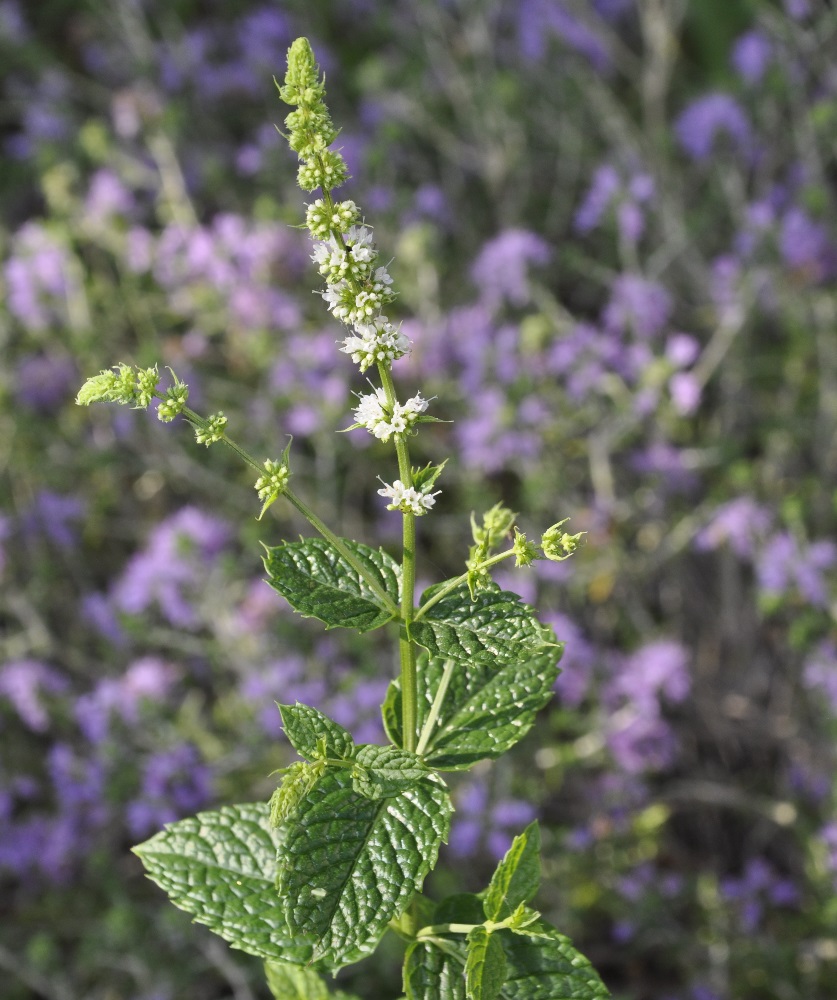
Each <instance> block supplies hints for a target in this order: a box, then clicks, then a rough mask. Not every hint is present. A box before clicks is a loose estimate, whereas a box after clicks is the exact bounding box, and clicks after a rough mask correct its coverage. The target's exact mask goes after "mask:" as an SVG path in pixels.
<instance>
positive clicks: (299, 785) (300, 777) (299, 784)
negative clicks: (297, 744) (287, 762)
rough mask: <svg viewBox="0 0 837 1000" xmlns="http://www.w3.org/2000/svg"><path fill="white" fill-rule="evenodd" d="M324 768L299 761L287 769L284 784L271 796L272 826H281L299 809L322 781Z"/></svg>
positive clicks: (320, 765) (283, 779)
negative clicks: (315, 786)
mask: <svg viewBox="0 0 837 1000" xmlns="http://www.w3.org/2000/svg"><path fill="white" fill-rule="evenodd" d="M323 766H324V765H322V764H320V763H317V764H306V763H305V761H302V760H298V761H296V762H295V763H293V764H291V766H290V767H288V768H286V769H285V773H284V775H283V777H282V783H281V784H280V785H279V786H278V788H277V789H276V790H275V791H274V793H273V795H271V796H270V807H269V808H270V825H271V826H274V827H276V826H280V825H281V824H282V823H284V822H285V820H286V819H287V818H288V816H290V815H291V813H293V812H294V811H295V810H296V809H297V807H298V806H299V804H300V802H301V801H302V800H303V799H304V798H305V797H306V796H307V795H308V793H309V792H310V791H311V789H312V788H313V787H314V785H316V783H317V782H318V781H319V780H320V777H321V776H322V773H323Z"/></svg>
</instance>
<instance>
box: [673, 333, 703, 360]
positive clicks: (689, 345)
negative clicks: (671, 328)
mask: <svg viewBox="0 0 837 1000" xmlns="http://www.w3.org/2000/svg"><path fill="white" fill-rule="evenodd" d="M699 353H700V344H699V343H698V342H697V340H695V338H694V337H692V336H691V335H690V334H688V333H673V334H672V335H671V336H670V337H669V338H668V340H667V341H666V358H667V359H668V360H669V361H670V362H671V364H673V365H674V367H675V368H688V367H689V365H691V364H692V363H693V362H694V361H695V360H696V359H697V356H698V354H699Z"/></svg>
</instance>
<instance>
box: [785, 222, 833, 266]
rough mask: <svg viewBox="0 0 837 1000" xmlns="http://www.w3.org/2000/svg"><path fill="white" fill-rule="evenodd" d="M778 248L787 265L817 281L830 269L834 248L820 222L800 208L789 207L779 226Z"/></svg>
mask: <svg viewBox="0 0 837 1000" xmlns="http://www.w3.org/2000/svg"><path fill="white" fill-rule="evenodd" d="M779 252H780V253H781V255H782V259H783V260H784V262H785V263H786V264H787V266H788V267H789V268H792V269H793V270H794V271H801V272H804V273H805V274H806V275H807V276H808V277H809V278H810V279H811V280H812V281H821V280H822V279H823V278H824V277H826V275H830V274H831V273H832V272H833V270H834V264H835V248H834V246H833V244H832V243H831V242H830V240H829V239H828V232H827V230H826V228H825V226H824V225H822V224H821V223H818V222H814V221H813V219H811V217H810V216H809V215H808V214H807V213H806V212H805V211H804V210H803V209H801V208H797V207H793V208H790V209H789V210H788V211H787V212H786V213H785V215H784V217H783V218H782V222H781V226H780V229H779Z"/></svg>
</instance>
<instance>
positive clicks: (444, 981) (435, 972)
mask: <svg viewBox="0 0 837 1000" xmlns="http://www.w3.org/2000/svg"><path fill="white" fill-rule="evenodd" d="M534 928H535V933H534V934H532V935H528V936H526V935H522V934H512V933H511V932H510V931H497V932H496V933H495V934H493V935H492V937H495V938H497V939H498V940H499V941H500V943H501V944H502V946H503V951H504V954H505V957H506V979H505V982H504V983H503V985H502V986H501V988H500V992H499V993H498V994H497V1000H608V998H609V997H610V992H609V991H608V989H607V987H606V986H605V985H604V983H603V982H602V981H601V979H600V978H599V976H598V973H597V972H596V970H595V969H594V968H593V966H592V965H591V964H590V962H589V961H588V959H586V958H585V957H584V955H582V954H581V952H579V951H577V950H576V949H575V948H574V947H573V945H572V942H571V941H570V939H569V938H567V937H565V936H564V935H563V934H560V933H559V932H558V931H557V930H555V928H554V927H551V926H550V925H549V924H547V923H546V922H545V921H538V922H537V924H535V925H534ZM460 941H461V939H460V940H459V941H457V940H456V939H451V940H447V939H445V940H443V941H438V942H437V941H417V942H416V943H415V945H414V946H413V947H412V948H411V949H410V950H408V952H407V956H406V960H405V966H404V989H405V992H406V993H407V997H408V1000H439V998H440V997H444V998H445V1000H447V998H448V997H449V998H450V1000H465V963H466V961H467V958H466V952H465V948H464V947H463V946H462V945H461V944H460ZM434 990H435V992H434ZM444 991H447V992H444Z"/></svg>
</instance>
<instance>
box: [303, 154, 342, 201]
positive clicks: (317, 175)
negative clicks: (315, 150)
mask: <svg viewBox="0 0 837 1000" xmlns="http://www.w3.org/2000/svg"><path fill="white" fill-rule="evenodd" d="M348 176H349V168H348V167H347V166H346V161H345V160H344V159H343V156H342V155H341V154H340V153H337V152H335V151H333V150H330V149H326V150H324V151H323V152H322V153H320V154H319V155H317V156H313V157H312V158H311V159H309V160H306V161H305V163H302V164H300V167H299V171H298V172H297V181H298V183H299V186H300V187H301V188H302V190H303V191H315V190H316V189H317V188H328V189H329V190H334V188H337V187H340V185H341V184H344V183H345V181H346V179H347V178H348Z"/></svg>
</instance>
